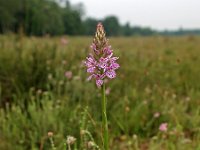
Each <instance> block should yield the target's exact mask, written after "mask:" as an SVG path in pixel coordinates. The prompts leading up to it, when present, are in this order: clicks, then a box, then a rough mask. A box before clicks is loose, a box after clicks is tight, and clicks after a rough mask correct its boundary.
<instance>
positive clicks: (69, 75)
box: [65, 71, 72, 79]
mask: <svg viewBox="0 0 200 150" xmlns="http://www.w3.org/2000/svg"><path fill="white" fill-rule="evenodd" d="M65 77H67V78H68V79H71V78H72V72H71V71H66V72H65Z"/></svg>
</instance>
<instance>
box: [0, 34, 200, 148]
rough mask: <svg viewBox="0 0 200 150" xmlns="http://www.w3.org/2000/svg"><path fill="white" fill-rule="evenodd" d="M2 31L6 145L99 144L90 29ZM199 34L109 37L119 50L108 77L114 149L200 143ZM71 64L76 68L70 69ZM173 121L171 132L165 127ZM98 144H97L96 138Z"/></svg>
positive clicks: (0, 89)
mask: <svg viewBox="0 0 200 150" xmlns="http://www.w3.org/2000/svg"><path fill="white" fill-rule="evenodd" d="M63 40H64V39H63V38H62V39H61V38H59V37H54V38H50V37H48V36H46V37H41V38H36V37H29V38H26V37H21V36H14V35H4V36H0V104H1V108H0V133H1V134H0V149H1V150H25V149H28V150H31V149H32V150H35V149H41V150H43V149H44V150H48V149H51V142H50V140H49V139H48V136H47V134H48V132H49V131H52V132H53V134H54V135H53V140H54V144H55V146H56V148H57V149H58V150H60V149H64V147H65V146H66V139H67V136H68V135H71V136H74V137H75V138H76V142H75V145H72V148H73V147H77V148H78V149H81V150H82V149H86V148H85V147H87V145H86V144H85V143H87V142H88V141H93V142H95V143H96V144H97V145H99V146H101V145H102V143H101V142H102V141H101V107H100V106H101V90H100V89H97V88H96V85H95V83H94V82H88V81H86V78H87V73H86V71H85V68H84V67H83V65H82V60H84V59H85V57H86V56H87V54H88V51H89V46H90V43H91V41H92V38H91V37H65V42H63ZM199 42H200V38H199V37H195V36H187V37H170V38H168V37H160V36H154V37H134V38H133V37H130V38H120V37H119V38H111V39H110V44H112V46H113V49H114V50H115V54H116V55H117V56H119V57H120V59H119V64H120V65H121V67H120V69H119V71H118V72H117V74H118V77H117V78H116V79H115V80H113V81H111V82H109V83H108V85H107V88H110V93H107V94H108V95H107V97H108V104H107V105H108V109H107V110H108V112H107V113H108V120H109V122H108V124H109V135H110V138H109V139H110V144H111V145H110V147H111V149H112V150H126V149H127V150H134V149H136V150H137V149H141V150H145V149H150V150H160V149H163V150H198V149H200V144H199V141H200V126H199V125H200V107H199V98H200V83H199V81H200V76H199V74H200V67H199V66H200V57H199V55H200V51H199V49H200V45H199ZM66 71H71V72H72V76H70V75H68V76H65V72H66ZM164 122H166V123H168V130H167V131H166V132H162V131H159V126H160V124H161V123H164ZM96 147H98V146H96Z"/></svg>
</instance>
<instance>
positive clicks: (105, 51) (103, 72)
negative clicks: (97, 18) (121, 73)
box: [85, 23, 120, 87]
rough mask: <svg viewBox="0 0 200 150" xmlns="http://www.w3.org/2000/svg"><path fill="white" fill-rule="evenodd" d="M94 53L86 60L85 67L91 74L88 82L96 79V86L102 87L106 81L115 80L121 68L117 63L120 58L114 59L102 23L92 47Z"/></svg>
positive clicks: (98, 27) (98, 26) (99, 25)
mask: <svg viewBox="0 0 200 150" xmlns="http://www.w3.org/2000/svg"><path fill="white" fill-rule="evenodd" d="M91 49H92V53H91V54H89V56H88V57H87V58H86V61H85V66H86V67H87V72H88V73H89V74H90V76H89V77H88V80H91V79H92V78H94V79H95V80H96V85H97V86H98V87H101V86H102V85H103V83H104V79H113V78H115V77H116V72H115V70H117V69H118V68H119V67H120V66H119V64H118V63H117V62H116V60H117V59H118V57H113V50H112V48H111V46H110V45H109V44H108V40H107V39H106V34H105V31H104V27H103V25H102V24H101V23H99V24H98V25H97V30H96V34H95V37H94V40H93V43H92V45H91Z"/></svg>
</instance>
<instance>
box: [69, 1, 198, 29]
mask: <svg viewBox="0 0 200 150" xmlns="http://www.w3.org/2000/svg"><path fill="white" fill-rule="evenodd" d="M70 2H71V3H72V4H75V3H78V2H82V3H83V4H84V6H85V10H86V16H90V17H95V18H100V19H101V18H103V17H105V16H107V15H116V16H118V18H119V20H120V23H125V22H127V21H129V22H130V23H131V25H141V26H149V27H152V28H154V29H159V30H163V29H178V28H180V27H183V28H187V29H191V28H200V0H70Z"/></svg>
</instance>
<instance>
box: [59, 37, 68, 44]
mask: <svg viewBox="0 0 200 150" xmlns="http://www.w3.org/2000/svg"><path fill="white" fill-rule="evenodd" d="M60 43H61V44H62V45H67V44H68V40H67V39H66V38H64V37H62V38H61V39H60Z"/></svg>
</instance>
